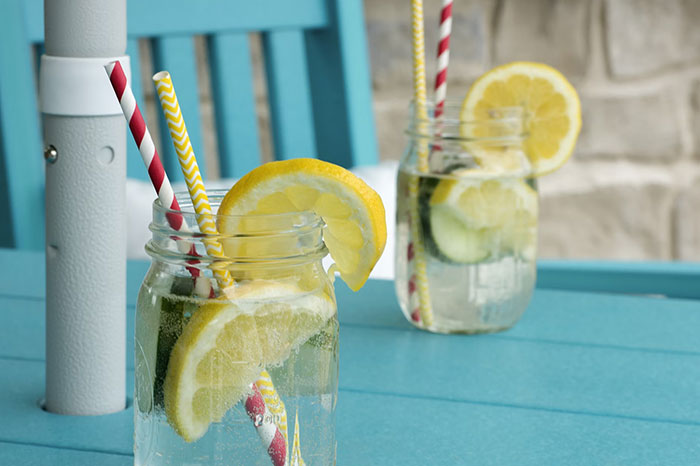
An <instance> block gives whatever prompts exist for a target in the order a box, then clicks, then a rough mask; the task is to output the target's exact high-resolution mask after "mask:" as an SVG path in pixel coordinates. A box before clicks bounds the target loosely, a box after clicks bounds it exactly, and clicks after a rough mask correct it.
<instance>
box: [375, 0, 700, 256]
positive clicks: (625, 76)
mask: <svg viewBox="0 0 700 466" xmlns="http://www.w3.org/2000/svg"><path fill="white" fill-rule="evenodd" d="M440 3H441V2H440V0H425V16H426V42H427V44H426V48H427V50H428V57H427V58H428V70H434V69H435V52H434V51H435V50H436V40H437V39H436V35H437V25H438V15H439V10H440ZM409 7H410V2H409V1H408V0H365V11H366V18H367V32H368V35H369V43H370V56H371V64H372V82H373V88H374V108H375V115H376V120H377V127H378V137H379V146H380V154H381V157H382V159H398V158H399V157H400V156H401V152H402V150H403V146H404V144H405V140H404V136H403V133H402V129H403V126H404V124H405V121H406V106H407V102H408V100H409V99H410V97H411V50H410V41H409V38H410V23H409V19H410V11H409ZM697 24H700V2H698V1H696V0H525V1H524V0H500V1H499V0H455V2H454V23H453V35H452V44H451V59H450V69H449V78H448V82H449V85H448V94H449V96H450V97H452V98H455V99H462V98H463V96H464V95H465V93H466V91H467V89H468V87H469V84H470V83H471V82H472V81H473V80H474V79H475V78H476V77H477V76H478V75H479V74H481V73H483V72H484V71H486V70H488V69H490V68H491V67H493V66H495V65H498V64H501V63H506V62H509V61H513V60H532V61H541V62H544V63H548V64H550V65H552V66H554V67H555V68H557V69H559V70H560V71H562V72H563V73H564V74H565V75H566V76H567V77H568V78H569V79H570V80H571V82H572V83H573V84H574V86H575V87H576V88H577V89H578V91H579V93H580V95H581V100H582V108H583V127H582V132H581V137H580V139H579V143H578V147H577V149H576V152H575V153H574V156H573V157H572V159H571V160H570V161H569V162H568V164H567V165H566V166H565V167H564V168H562V169H561V170H560V171H558V172H556V173H554V174H552V175H549V176H547V177H544V178H542V179H541V180H540V183H539V186H540V192H541V218H540V240H541V241H540V255H541V256H543V257H578V258H614V259H682V260H700V215H699V213H700V28H698V27H697ZM432 74H433V73H432V72H430V71H429V77H430V78H432ZM430 81H432V79H430Z"/></svg>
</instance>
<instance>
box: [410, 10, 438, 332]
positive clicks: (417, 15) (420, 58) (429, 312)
mask: <svg viewBox="0 0 700 466" xmlns="http://www.w3.org/2000/svg"><path fill="white" fill-rule="evenodd" d="M411 32H412V34H413V104H414V106H415V108H414V112H415V117H414V118H415V121H416V125H417V127H416V130H417V134H419V137H418V171H419V172H421V173H427V172H428V144H427V143H426V141H425V140H424V138H423V137H421V136H420V135H422V134H423V131H424V130H425V122H426V121H427V120H428V110H427V108H426V84H425V33H424V32H423V1H422V0H411ZM408 191H409V194H410V197H411V203H410V205H411V209H412V212H411V216H410V218H411V220H410V222H411V236H412V237H413V238H412V239H413V251H414V261H413V264H414V270H415V272H416V282H417V283H416V288H417V291H418V299H419V301H420V305H419V308H420V316H421V322H422V323H423V326H425V327H431V326H432V325H433V309H432V306H431V304H430V290H429V289H428V274H427V270H426V266H425V250H424V249H423V240H422V238H421V231H420V215H419V212H418V208H419V206H418V178H417V177H411V178H410V182H409V184H408Z"/></svg>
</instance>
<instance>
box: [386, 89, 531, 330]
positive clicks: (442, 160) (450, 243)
mask: <svg viewBox="0 0 700 466" xmlns="http://www.w3.org/2000/svg"><path fill="white" fill-rule="evenodd" d="M461 113H462V108H461V106H460V105H454V104H452V103H450V102H448V103H447V105H446V106H445V111H444V114H443V115H442V116H441V117H440V118H438V119H435V118H433V117H432V115H433V114H434V113H433V107H432V105H431V104H428V108H427V114H428V115H430V116H429V117H428V118H424V119H421V118H418V117H416V116H415V112H412V114H413V116H412V117H411V121H410V123H409V127H408V129H407V131H406V133H407V134H408V136H409V143H408V148H407V150H406V152H405V154H404V156H403V159H402V160H401V164H400V167H399V174H398V186H397V211H396V212H397V213H396V222H397V229H396V234H397V238H396V280H395V283H396V292H397V295H398V298H399V302H400V305H401V309H402V310H403V313H404V315H405V316H406V318H407V319H408V320H409V321H410V322H411V323H413V324H414V325H416V326H417V327H419V328H422V329H426V330H429V331H433V332H441V333H481V332H496V331H499V330H504V329H507V328H509V327H511V326H512V325H514V324H515V323H516V322H517V321H518V319H519V318H520V316H521V315H522V313H523V312H524V311H525V308H526V307H527V305H528V303H529V300H530V297H531V295H532V290H533V288H534V284H535V274H536V268H535V256H536V248H537V215H538V196H537V189H536V183H535V180H534V179H533V178H532V177H531V167H530V163H529V161H528V159H527V157H526V155H525V153H524V151H523V144H524V142H525V140H526V139H525V136H526V135H525V134H524V130H523V128H525V127H526V125H525V122H524V121H523V112H522V109H520V108H518V107H514V108H502V109H496V110H493V111H491V112H490V114H489V117H488V118H486V119H484V120H481V121H464V120H463V118H462V115H461Z"/></svg>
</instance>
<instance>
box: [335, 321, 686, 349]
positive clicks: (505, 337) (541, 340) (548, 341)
mask: <svg viewBox="0 0 700 466" xmlns="http://www.w3.org/2000/svg"><path fill="white" fill-rule="evenodd" d="M343 327H350V328H356V329H372V330H390V331H399V332H400V331H405V332H415V333H416V335H421V336H423V335H425V336H426V337H428V338H473V339H477V338H487V339H503V340H512V341H523V342H528V343H542V344H546V345H563V346H578V347H583V348H601V349H612V350H621V351H632V352H642V353H659V354H671V355H678V356H700V351H686V350H672V349H663V348H645V347H641V346H636V347H635V346H624V345H612V344H603V343H587V342H577V341H565V340H551V339H548V338H532V337H520V336H516V335H508V334H505V333H499V334H495V333H492V334H481V335H433V334H425V333H424V332H423V331H421V330H416V329H414V328H400V327H388V326H375V325H369V324H358V323H347V324H346V323H343V322H342V321H341V323H340V329H341V332H342V329H343Z"/></svg>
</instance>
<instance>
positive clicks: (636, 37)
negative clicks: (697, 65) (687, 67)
mask: <svg viewBox="0 0 700 466" xmlns="http://www.w3.org/2000/svg"><path fill="white" fill-rule="evenodd" d="M698 22H700V2H698V1H697V0H606V2H605V7H604V31H605V40H606V44H605V48H606V52H607V59H608V66H609V69H610V72H611V73H612V75H613V76H614V77H618V78H630V77H634V76H641V75H648V74H651V73H653V72H656V71H659V70H663V69H664V68H668V67H673V66H678V65H682V64H684V63H687V62H689V61H694V60H697V59H698V58H699V57H700V28H698V27H697V25H698Z"/></svg>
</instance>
